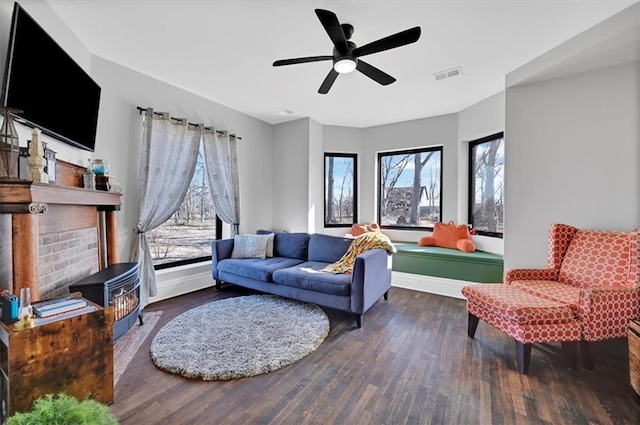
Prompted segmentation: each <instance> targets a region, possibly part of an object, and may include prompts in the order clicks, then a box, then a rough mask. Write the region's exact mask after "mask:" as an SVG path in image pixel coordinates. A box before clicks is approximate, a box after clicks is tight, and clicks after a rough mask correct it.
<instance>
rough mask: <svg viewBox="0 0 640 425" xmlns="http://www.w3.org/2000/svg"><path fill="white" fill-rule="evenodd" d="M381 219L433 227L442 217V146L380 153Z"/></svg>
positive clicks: (400, 225)
mask: <svg viewBox="0 0 640 425" xmlns="http://www.w3.org/2000/svg"><path fill="white" fill-rule="evenodd" d="M378 173H379V174H378V182H379V186H378V200H379V204H378V223H379V224H380V227H383V228H388V229H432V228H433V225H434V224H435V223H436V222H438V221H442V211H441V209H440V205H441V203H440V199H441V196H442V147H434V148H422V149H413V150H407V151H396V152H385V153H379V154H378Z"/></svg>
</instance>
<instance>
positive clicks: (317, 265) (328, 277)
mask: <svg viewBox="0 0 640 425" xmlns="http://www.w3.org/2000/svg"><path fill="white" fill-rule="evenodd" d="M326 266H327V263H325V262H321V261H307V262H305V263H302V264H298V265H296V266H293V267H289V268H286V269H280V270H277V271H276V272H274V273H273V281H274V282H275V283H279V284H281V285H285V286H291V287H294V288H301V289H307V290H309V291H315V292H323V293H325V294H335V295H344V296H349V294H350V293H351V276H350V275H346V274H333V273H327V272H323V271H322V269H323V268H324V267H326Z"/></svg>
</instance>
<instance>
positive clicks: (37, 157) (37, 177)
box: [27, 128, 49, 183]
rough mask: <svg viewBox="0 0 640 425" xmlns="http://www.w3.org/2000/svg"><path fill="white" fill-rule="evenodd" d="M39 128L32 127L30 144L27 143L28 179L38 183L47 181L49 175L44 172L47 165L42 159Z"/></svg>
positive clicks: (42, 147)
mask: <svg viewBox="0 0 640 425" xmlns="http://www.w3.org/2000/svg"><path fill="white" fill-rule="evenodd" d="M40 133H41V131H40V129H39V128H34V129H33V133H31V144H30V145H29V159H27V164H29V180H32V181H34V182H40V183H49V176H48V175H47V173H45V172H44V167H45V166H46V165H47V162H46V160H45V159H44V146H43V145H42V140H40Z"/></svg>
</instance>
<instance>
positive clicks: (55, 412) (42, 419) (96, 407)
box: [7, 393, 118, 425]
mask: <svg viewBox="0 0 640 425" xmlns="http://www.w3.org/2000/svg"><path fill="white" fill-rule="evenodd" d="M62 424H74V425H75V424H77V425H82V424H87V425H88V424H91V425H117V424H118V420H117V419H116V418H115V416H113V415H112V414H111V412H109V408H108V407H107V406H105V405H104V404H102V403H99V402H97V401H95V400H91V399H86V400H83V401H78V400H77V399H76V398H75V397H71V396H68V395H66V394H63V393H60V394H57V395H53V394H47V395H45V396H44V397H40V398H39V399H37V400H36V401H34V402H33V407H32V408H31V410H30V411H29V412H25V413H20V412H18V413H16V414H14V415H13V416H11V417H10V418H9V419H8V421H7V425H62Z"/></svg>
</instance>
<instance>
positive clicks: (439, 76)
mask: <svg viewBox="0 0 640 425" xmlns="http://www.w3.org/2000/svg"><path fill="white" fill-rule="evenodd" d="M460 74H462V67H461V66H458V67H456V68H451V69H447V70H446V71H440V72H436V73H435V74H433V78H435V79H436V81H440V80H444V79H445V78H451V77H455V76H457V75H460Z"/></svg>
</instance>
